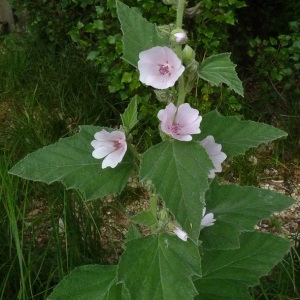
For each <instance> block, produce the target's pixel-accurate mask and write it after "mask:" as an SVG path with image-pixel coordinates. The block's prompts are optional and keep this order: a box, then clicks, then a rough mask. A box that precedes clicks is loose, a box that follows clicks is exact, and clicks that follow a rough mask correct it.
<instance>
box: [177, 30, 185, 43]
mask: <svg viewBox="0 0 300 300" xmlns="http://www.w3.org/2000/svg"><path fill="white" fill-rule="evenodd" d="M174 36H175V41H176V43H179V44H183V43H185V42H186V40H187V36H186V33H185V32H176V33H174Z"/></svg>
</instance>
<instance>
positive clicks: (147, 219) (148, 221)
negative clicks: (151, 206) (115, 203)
mask: <svg viewBox="0 0 300 300" xmlns="http://www.w3.org/2000/svg"><path fill="white" fill-rule="evenodd" d="M130 221H132V222H134V223H137V224H140V225H144V226H148V227H151V226H153V225H155V223H156V222H157V218H156V216H154V215H153V213H152V212H151V211H150V210H147V211H142V212H140V213H139V214H136V215H134V216H132V217H131V218H130Z"/></svg>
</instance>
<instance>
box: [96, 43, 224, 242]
mask: <svg viewBox="0 0 300 300" xmlns="http://www.w3.org/2000/svg"><path fill="white" fill-rule="evenodd" d="M138 69H139V72H140V81H141V82H143V83H145V84H146V85H150V86H152V87H154V88H156V89H167V88H169V87H172V86H173V85H174V84H175V82H176V81H177V80H178V78H179V77H180V76H181V75H182V73H183V72H184V70H185V68H184V66H183V65H182V63H181V60H180V59H179V58H178V57H177V55H176V54H175V53H174V52H173V51H172V50H171V49H170V48H168V47H153V48H151V49H149V50H146V51H143V52H141V53H140V55H139V61H138ZM157 117H158V119H159V120H160V121H161V123H160V128H161V130H162V131H163V132H164V133H165V134H167V135H169V136H171V137H172V138H174V139H176V140H179V141H184V142H188V141H191V140H192V136H191V135H192V134H199V133H200V132H201V131H200V122H201V120H202V117H201V116H199V111H198V110H197V109H194V108H192V107H191V106H190V105H189V104H188V103H184V104H181V105H179V106H178V107H176V106H175V105H174V104H173V103H169V104H168V105H167V106H166V108H165V109H162V110H160V111H159V112H158V115H157ZM94 138H95V140H93V141H92V142H91V145H92V146H93V148H94V151H93V152H92V155H93V157H94V158H97V159H102V158H104V159H103V161H102V168H103V169H104V168H107V167H111V168H115V167H116V166H117V165H118V164H119V163H120V162H121V161H122V159H123V157H124V155H125V153H126V151H127V142H126V136H125V133H124V132H123V131H120V130H115V131H112V132H108V131H106V130H104V129H103V130H101V131H100V132H97V133H96V134H95V135H94ZM200 144H201V145H202V146H203V147H204V149H205V150H206V152H207V154H208V155H209V157H210V159H211V161H212V163H213V165H214V169H212V170H211V171H210V174H209V175H208V177H209V178H214V177H215V173H216V172H221V171H222V166H221V164H222V162H223V161H224V160H225V159H226V154H225V153H223V152H222V151H221V149H222V146H221V145H220V144H217V143H216V142H215V140H214V137H213V136H207V137H206V138H205V139H204V140H202V141H200ZM214 221H215V219H214V215H213V214H212V213H208V214H207V215H205V208H204V210H203V216H202V221H201V227H202V228H203V227H207V226H211V225H213V224H214ZM173 232H174V233H175V234H176V235H177V236H178V237H179V238H180V239H182V240H184V241H186V240H187V234H186V233H185V232H184V231H183V230H181V229H180V228H177V227H176V228H175V230H173Z"/></svg>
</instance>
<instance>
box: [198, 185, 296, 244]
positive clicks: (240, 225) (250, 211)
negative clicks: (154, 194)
mask: <svg viewBox="0 0 300 300" xmlns="http://www.w3.org/2000/svg"><path fill="white" fill-rule="evenodd" d="M294 202H295V200H294V199H293V198H291V197H288V196H285V195H282V194H279V193H276V192H274V191H270V190H264V189H259V188H255V187H250V186H245V187H241V186H238V185H234V184H229V185H218V183H217V181H216V180H214V181H213V182H212V183H211V185H210V189H209V190H208V192H207V193H206V213H210V212H212V213H213V214H214V217H215V219H216V222H215V225H213V226H211V227H207V228H204V229H203V230H202V231H201V234H200V240H202V242H203V244H202V246H203V248H205V249H209V250H212V249H233V248H238V247H239V244H238V235H239V234H240V232H241V231H245V230H253V228H254V226H255V225H256V224H257V222H258V221H259V220H262V219H265V218H269V217H270V215H271V214H272V213H274V212H279V211H282V210H284V209H286V208H287V207H289V206H291V205H292V204H293V203H294ZM219 233H220V237H219V236H218V234H219Z"/></svg>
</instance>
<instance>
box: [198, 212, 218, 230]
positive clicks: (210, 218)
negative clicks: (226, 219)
mask: <svg viewBox="0 0 300 300" xmlns="http://www.w3.org/2000/svg"><path fill="white" fill-rule="evenodd" d="M205 212H206V207H204V208H203V213H202V220H201V227H202V228H203V227H209V226H212V225H214V222H215V221H216V219H214V214H213V213H209V214H207V215H205Z"/></svg>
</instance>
